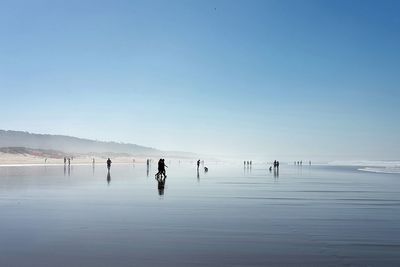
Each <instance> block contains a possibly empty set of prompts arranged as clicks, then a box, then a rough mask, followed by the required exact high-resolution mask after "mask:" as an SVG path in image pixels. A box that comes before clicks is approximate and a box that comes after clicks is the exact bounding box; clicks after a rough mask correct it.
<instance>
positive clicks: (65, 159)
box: [64, 157, 67, 165]
mask: <svg viewBox="0 0 400 267" xmlns="http://www.w3.org/2000/svg"><path fill="white" fill-rule="evenodd" d="M65 164H67V158H66V157H64V165H65Z"/></svg>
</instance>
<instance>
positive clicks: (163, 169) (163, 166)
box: [161, 159, 168, 179]
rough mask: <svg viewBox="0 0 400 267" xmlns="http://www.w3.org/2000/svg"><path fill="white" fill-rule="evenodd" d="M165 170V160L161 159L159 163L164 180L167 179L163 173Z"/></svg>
mask: <svg viewBox="0 0 400 267" xmlns="http://www.w3.org/2000/svg"><path fill="white" fill-rule="evenodd" d="M165 168H168V166H167V165H165V159H162V163H161V174H162V175H163V176H164V179H165V178H167V174H166V172H165Z"/></svg>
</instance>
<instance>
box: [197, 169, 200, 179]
mask: <svg viewBox="0 0 400 267" xmlns="http://www.w3.org/2000/svg"><path fill="white" fill-rule="evenodd" d="M197 181H198V182H200V173H199V169H197Z"/></svg>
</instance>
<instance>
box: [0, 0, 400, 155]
mask: <svg viewBox="0 0 400 267" xmlns="http://www.w3.org/2000/svg"><path fill="white" fill-rule="evenodd" d="M399 11H400V3H399V2H397V1H383V2H376V1H350V2H349V1H334V2H327V1H302V2H298V1H251V2H248V1H151V3H149V2H146V1H118V2H117V3H116V2H113V1H68V2H62V1H2V2H1V3H0V22H1V23H0V41H1V42H0V51H1V53H0V93H1V94H2V99H3V101H2V116H1V117H0V125H1V128H2V129H6V130H18V131H28V132H33V133H43V134H59V135H68V136H75V137H79V138H87V139H93V140H103V141H115V142H124V143H133V144H138V145H142V146H148V147H154V148H157V149H161V150H169V151H187V152H194V153H199V154H207V155H214V156H226V157H229V156H231V157H237V158H243V157H247V158H249V159H251V158H253V159H256V158H260V159H261V158H265V159H266V160H268V159H271V158H278V159H283V160H288V161H290V160H295V159H302V160H309V159H311V160H339V159H345V160H378V159H380V160H388V159H393V160H396V159H400V152H399V151H400V142H399V137H398V136H399V132H400V131H399V130H400V125H399V124H398V123H397V120H398V117H399V115H400V109H399V107H398V99H399V96H400V90H399V88H398V87H399V82H400V75H399V74H400V65H399V63H398V62H400V52H399V49H398V47H400V34H399V32H400V31H399V26H400V20H399V18H398V13H399Z"/></svg>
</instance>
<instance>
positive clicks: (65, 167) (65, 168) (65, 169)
mask: <svg viewBox="0 0 400 267" xmlns="http://www.w3.org/2000/svg"><path fill="white" fill-rule="evenodd" d="M66 174H67V166H65V165H64V176H65V175H66Z"/></svg>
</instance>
